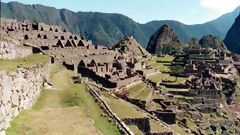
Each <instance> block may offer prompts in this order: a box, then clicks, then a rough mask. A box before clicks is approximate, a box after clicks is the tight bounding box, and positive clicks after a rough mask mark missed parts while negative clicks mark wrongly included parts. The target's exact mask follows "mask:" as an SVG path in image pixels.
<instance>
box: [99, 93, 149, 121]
mask: <svg viewBox="0 0 240 135" xmlns="http://www.w3.org/2000/svg"><path fill="white" fill-rule="evenodd" d="M101 98H102V99H103V100H104V101H105V102H107V104H108V105H109V106H110V108H111V110H112V111H113V112H114V113H116V114H117V116H118V117H119V118H121V119H123V118H142V117H146V115H145V114H144V113H142V112H140V111H138V110H137V109H136V108H135V107H134V105H132V104H130V103H128V102H126V101H124V100H122V99H116V98H113V97H111V96H109V95H107V94H102V97H101Z"/></svg>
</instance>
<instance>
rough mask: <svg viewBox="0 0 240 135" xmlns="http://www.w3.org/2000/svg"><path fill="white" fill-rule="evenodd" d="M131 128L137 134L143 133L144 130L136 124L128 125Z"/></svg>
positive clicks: (141, 134)
mask: <svg viewBox="0 0 240 135" xmlns="http://www.w3.org/2000/svg"><path fill="white" fill-rule="evenodd" d="M128 127H129V128H130V130H131V131H132V132H133V133H134V134H135V135H143V133H142V131H141V130H139V128H138V127H137V126H135V125H128Z"/></svg>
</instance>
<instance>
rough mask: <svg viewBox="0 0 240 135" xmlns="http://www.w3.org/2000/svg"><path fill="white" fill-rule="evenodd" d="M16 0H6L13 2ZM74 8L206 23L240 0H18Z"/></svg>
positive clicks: (141, 20)
mask: <svg viewBox="0 0 240 135" xmlns="http://www.w3.org/2000/svg"><path fill="white" fill-rule="evenodd" d="M9 1H12V0H2V2H9ZM15 1H18V2H21V3H24V4H43V5H47V6H52V7H56V8H66V9H70V10H73V11H96V12H105V13H120V14H124V15H126V16H128V17H130V18H132V19H133V20H135V21H137V22H139V23H146V22H149V21H152V20H178V21H181V22H183V23H186V24H197V23H204V22H207V21H210V20H213V19H215V18H217V17H219V16H221V15H223V14H225V13H228V12H231V11H233V10H234V9H235V8H236V7H238V6H239V5H240V0H15Z"/></svg>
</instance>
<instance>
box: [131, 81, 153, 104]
mask: <svg viewBox="0 0 240 135" xmlns="http://www.w3.org/2000/svg"><path fill="white" fill-rule="evenodd" d="M152 91H153V90H152V89H150V88H148V87H147V86H146V85H145V84H144V83H140V84H138V85H136V86H134V87H131V88H129V89H128V97H129V98H132V99H140V100H143V101H147V100H148V99H149V97H150V96H151V95H150V94H152Z"/></svg>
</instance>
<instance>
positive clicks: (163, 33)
mask: <svg viewBox="0 0 240 135" xmlns="http://www.w3.org/2000/svg"><path fill="white" fill-rule="evenodd" d="M180 46H181V43H180V40H179V39H178V36H177V35H176V33H175V32H174V31H173V29H172V28H170V27H169V26H168V25H163V26H162V27H161V28H160V29H159V30H157V31H156V32H155V33H154V34H153V35H152V36H151V38H150V40H149V42H148V46H147V51H148V52H150V53H152V54H162V53H171V51H177V50H178V48H180Z"/></svg>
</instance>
